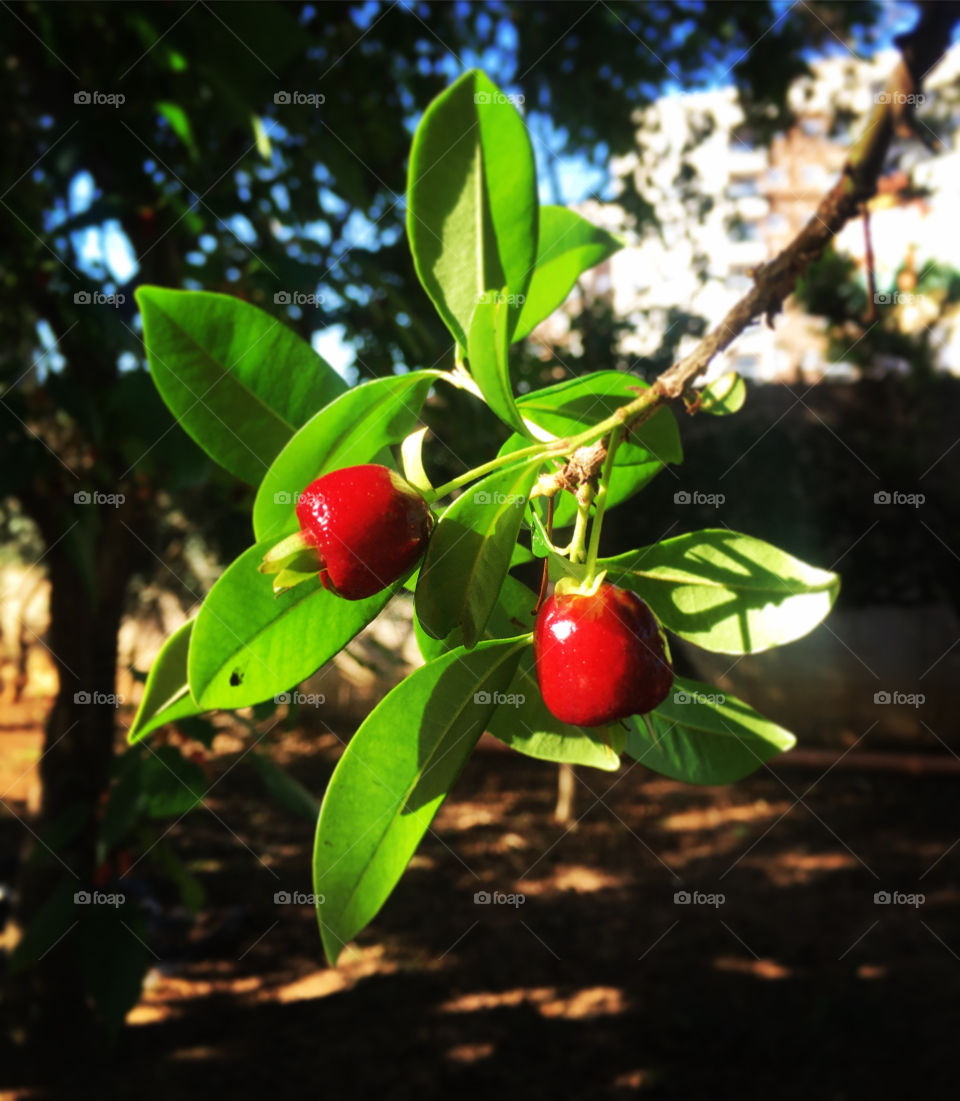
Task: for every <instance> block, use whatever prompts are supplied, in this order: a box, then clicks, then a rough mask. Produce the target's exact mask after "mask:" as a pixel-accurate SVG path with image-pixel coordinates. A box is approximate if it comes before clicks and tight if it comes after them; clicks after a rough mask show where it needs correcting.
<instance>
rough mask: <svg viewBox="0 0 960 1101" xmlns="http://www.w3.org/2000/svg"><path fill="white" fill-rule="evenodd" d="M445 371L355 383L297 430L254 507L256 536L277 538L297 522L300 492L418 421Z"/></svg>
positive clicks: (368, 456)
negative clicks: (431, 390) (436, 382)
mask: <svg viewBox="0 0 960 1101" xmlns="http://www.w3.org/2000/svg"><path fill="white" fill-rule="evenodd" d="M442 375H443V372H442V371H411V372H410V373H409V374H406V375H390V376H388V377H386V378H378V379H374V380H373V381H372V382H364V383H362V384H361V385H360V386H355V387H353V389H352V390H348V391H347V392H346V393H345V394H341V395H340V397H338V398H337V399H336V400H335V401H333V402H331V404H330V405H328V406H326V408H324V409H321V410H320V411H319V412H318V413H317V414H315V415H314V416H313V417H311V418H310V420H309V421H307V423H306V424H305V425H304V426H303V427H302V428H301V429H300V430H299V431H298V432H297V434H296V435H295V436H294V437H293V438H292V439H291V440H290V441H289V442H288V443H287V445H286V446H285V447H284V449H283V450H282V451H281V452H280V454H279V455H278V456H277V457H276V458H275V459H274V461H273V463H272V464H271V465H270V469H269V470H268V471H267V473H266V474H265V475H264V478H263V481H262V482H261V483H260V488H259V489H258V490H257V498H256V500H255V501H254V505H253V530H254V533H255V536H256V538H257V540H258V541H259V540H263V539H276V538H279V537H280V536H281V535H283V534H284V533H285V532H286V531H288V530H292V529H293V528H295V527H296V525H297V520H296V507H297V500H298V497H299V494H300V493H302V492H303V490H304V489H306V487H307V486H308V485H309V484H310V483H311V482H312V481H313V480H314V479H315V478H319V477H320V475H321V474H327V473H329V472H330V471H331V470H338V469H339V468H341V467H345V466H353V465H355V464H357V463H366V462H370V461H372V460H373V459H374V458H376V457H377V456H379V454H380V452H382V451H383V449H384V448H385V447H387V446H388V445H389V444H394V443H400V442H401V441H402V440H403V438H404V437H405V436H407V435H408V434H409V433H410V432H412V431H413V429H414V428H415V427H416V425H417V421H418V420H419V417H420V410H421V409H422V408H423V403H424V402H425V401H426V400H427V394H428V393H429V391H430V387H431V386H432V385H433V384H434V382H435V381H436V380H437V379H438V378H440V377H441V376H442Z"/></svg>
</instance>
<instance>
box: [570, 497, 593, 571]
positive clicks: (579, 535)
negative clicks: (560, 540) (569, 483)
mask: <svg viewBox="0 0 960 1101" xmlns="http://www.w3.org/2000/svg"><path fill="white" fill-rule="evenodd" d="M594 492H595V491H594V488H593V486H592V485H590V483H589V482H584V483H583V485H581V486H580V488H579V489H578V490H577V522H576V523H575V524H574V526H573V538H572V539H571V540H570V561H571V562H582V561H583V557H584V552H585V548H586V545H587V524H588V522H589V520H590V505H591V504H592V503H593V495H594Z"/></svg>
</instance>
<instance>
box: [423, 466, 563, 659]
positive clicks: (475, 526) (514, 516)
mask: <svg viewBox="0 0 960 1101" xmlns="http://www.w3.org/2000/svg"><path fill="white" fill-rule="evenodd" d="M541 463H542V460H540V459H535V460H533V461H531V462H526V463H523V464H521V465H518V466H515V467H508V468H507V469H506V470H498V471H496V472H495V473H493V474H491V475H489V476H488V477H486V478H484V479H483V480H482V481H480V482H476V483H475V484H474V485H472V486H470V487H469V488H467V489H466V490H465V491H464V492H463V493H462V494H461V495H460V496H459V497H458V498H457V499H456V500H455V501H454V502H453V504H452V505H451V506H450V507H449V508H448V509H447V510H446V512H445V513H444V514H443V515H442V516H441V517H440V522H439V523H438V524H437V526H436V529H435V530H434V533H433V535H432V537H431V539H430V543H429V545H428V547H427V553H426V556H425V557H424V559H423V562H422V564H421V566H420V578H419V580H418V582H417V593H416V614H417V618H418V619H419V620H420V622H421V624H422V625H423V627H424V629H425V630H426V632H427V633H428V634H430V635H433V637H434V638H444V637H445V636H446V635H448V634H449V633H450V632H451V631H452V630H453V629H454V628H455V627H457V626H459V627H460V628H461V630H462V631H463V640H464V644H465V645H466V646H467V647H470V646H473V645H474V644H475V643H476V642H477V640H478V639H479V638H480V637H481V636H482V634H483V628H484V626H485V624H486V622H487V620H488V618H489V617H490V613H491V612H492V611H493V609H494V606H495V605H496V603H497V598H498V595H499V593H500V587H501V586H502V585H503V579H504V578H505V577H506V576H507V571H508V570H509V569H510V559H511V556H512V554H513V551H514V547H515V545H516V542H517V536H518V534H519V532H520V525H521V523H522V522H523V512H524V506H525V505H526V502H527V496H528V495H529V493H530V490H531V488H532V487H533V483H534V482H535V481H536V478H537V473H538V471H539V469H540V466H541Z"/></svg>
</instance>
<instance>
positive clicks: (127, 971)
mask: <svg viewBox="0 0 960 1101" xmlns="http://www.w3.org/2000/svg"><path fill="white" fill-rule="evenodd" d="M117 893H119V892H117ZM77 911H78V916H79V918H80V923H79V928H78V929H77V930H76V932H75V933H74V934H73V935H74V936H76V938H77V941H78V943H77V945H76V946H75V948H74V951H75V953H76V957H75V958H76V959H77V962H78V968H79V971H80V974H81V975H82V977H83V985H84V989H85V990H86V992H87V994H88V996H89V997H90V998H91V1000H92V1001H93V1003H94V1005H95V1006H96V1008H97V1013H98V1015H99V1016H100V1017H101V1018H102V1020H103V1023H104V1025H105V1026H106V1031H107V1034H108V1036H110V1037H111V1038H115V1037H116V1035H117V1034H118V1033H119V1032H120V1030H121V1028H122V1027H123V1022H124V1019H125V1017H126V1015H127V1014H128V1013H129V1012H130V1010H131V1009H133V1007H134V1006H135V1005H136V1004H137V1002H138V1001H139V999H140V995H141V993H142V990H143V977H144V975H145V974H146V972H147V968H148V967H149V966H150V963H151V961H153V960H154V959H155V958H156V953H154V952H151V950H150V949H149V948H148V947H147V936H148V933H147V928H146V925H147V922H146V916H145V915H144V913H143V911H142V910H141V909H140V907H139V906H136V905H135V904H134V903H133V902H126V903H125V904H124V905H121V906H111V905H100V906H78V907H77Z"/></svg>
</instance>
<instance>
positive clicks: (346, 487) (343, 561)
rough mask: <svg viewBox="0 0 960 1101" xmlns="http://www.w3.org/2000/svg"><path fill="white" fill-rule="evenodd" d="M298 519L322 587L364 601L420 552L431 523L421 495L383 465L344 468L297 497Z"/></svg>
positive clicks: (413, 561)
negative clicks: (317, 562)
mask: <svg viewBox="0 0 960 1101" xmlns="http://www.w3.org/2000/svg"><path fill="white" fill-rule="evenodd" d="M297 519H298V520H299V521H300V527H301V529H302V530H303V534H304V536H305V537H306V540H307V542H308V543H310V544H311V545H312V546H314V547H315V548H316V550H317V554H318V555H319V558H320V580H321V582H322V583H323V586H324V588H327V589H329V590H330V591H331V592H334V593H338V594H339V595H340V596H343V597H346V598H347V600H363V599H364V598H365V597H368V596H373V594H374V593H378V592H380V590H381V589H385V588H387V586H388V585H392V584H393V583H394V581H396V580H397V579H398V578H401V577H403V575H404V574H405V573H406V572H407V571H408V570H410V569H411V568H412V567H413V566H414V565H415V564H416V563H417V562H418V561H419V559H420V558H421V557H422V556H423V552H424V551H425V550H426V546H427V539H428V537H429V535H430V531H431V529H432V527H433V515H432V514H431V512H430V507H429V506H428V504H427V502H426V501H425V500H424V499H423V497H422V496H421V495H420V493H418V492H417V490H416V489H414V488H413V486H412V485H410V483H409V482H406V481H404V479H403V478H401V477H400V475H399V474H397V473H395V472H394V471H392V470H389V469H388V468H387V467H385V466H378V465H376V464H374V463H367V464H365V465H363V466H348V467H346V468H344V469H343V470H334V471H332V472H331V473H330V474H324V476H323V477H322V478H317V480H316V481H315V482H311V483H310V485H308V486H307V488H306V489H305V490H304V491H303V493H302V494H301V495H300V500H299V502H298V503H297Z"/></svg>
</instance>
